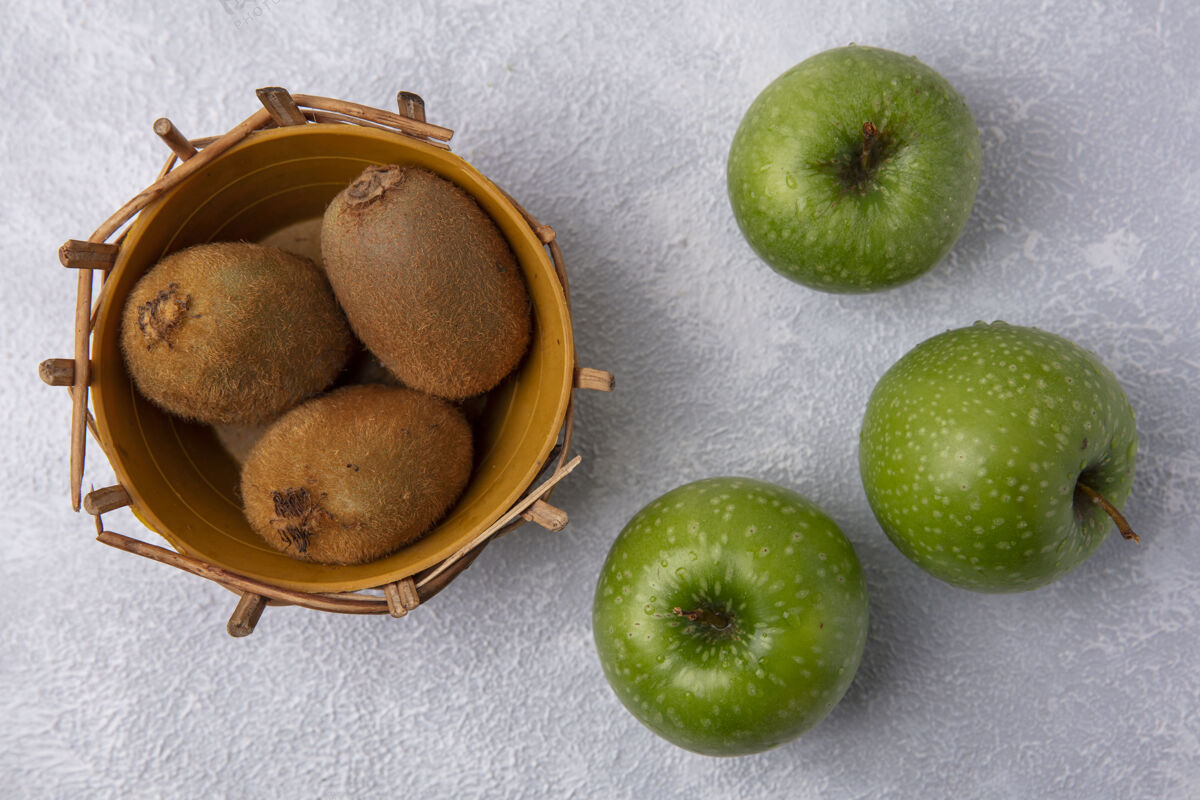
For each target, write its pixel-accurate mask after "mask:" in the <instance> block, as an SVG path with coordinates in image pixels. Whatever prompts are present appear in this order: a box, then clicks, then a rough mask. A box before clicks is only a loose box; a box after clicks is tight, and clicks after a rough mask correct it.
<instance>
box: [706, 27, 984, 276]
mask: <svg viewBox="0 0 1200 800" xmlns="http://www.w3.org/2000/svg"><path fill="white" fill-rule="evenodd" d="M979 173H980V147H979V129H978V128H977V127H976V125H975V119H974V118H973V117H972V116H971V110H970V109H969V108H968V107H967V104H966V102H965V101H964V100H963V98H962V96H961V95H959V93H958V92H957V91H955V89H954V87H953V86H951V85H950V83H949V82H948V81H947V80H946V79H945V78H943V77H942V76H941V75H939V74H938V73H937V72H935V71H934V70H932V69H930V68H929V67H927V66H925V65H924V64H922V63H921V62H920V61H918V60H917V59H915V58H913V57H912V56H906V55H902V54H900V53H896V52H893V51H891V50H883V49H880V48H877V47H860V46H854V45H852V46H850V47H840V48H837V49H834V50H826V51H825V52H823V53H818V54H817V55H815V56H813V57H811V58H809V59H807V60H805V61H802V62H801V63H799V64H797V65H796V66H795V67H793V68H792V69H790V70H788V71H787V72H785V73H784V74H783V75H781V76H780V77H779V78H777V79H776V80H775V81H774V82H773V83H771V84H770V85H769V86H768V87H767V88H766V89H764V90H763V92H762V93H761V94H760V95H759V96H758V97H757V98H756V99H755V100H754V102H753V103H752V104H751V106H750V108H749V110H747V111H746V114H745V116H744V117H743V118H742V121H741V124H740V125H739V126H738V129H737V133H736V134H735V135H734V137H733V143H732V145H731V147H730V150H729V161H728V165H727V182H728V189H729V200H730V203H731V204H732V206H733V214H734V217H735V218H736V219H737V223H738V226H739V227H740V228H741V230H742V233H743V234H744V235H745V237H746V240H747V241H748V242H749V243H750V246H751V247H752V248H753V249H754V251H755V252H756V253H757V254H758V255H759V256H760V257H761V258H762V259H763V260H764V261H766V262H767V263H768V264H769V265H770V266H771V267H772V268H774V269H775V270H776V271H777V272H779V273H780V274H782V275H784V276H786V277H788V278H791V279H792V280H794V281H797V282H799V283H802V284H804V285H806V286H810V287H812V288H814V289H821V290H823V291H827V292H869V291H875V290H878V289H885V288H888V287H891V286H896V285H899V284H902V283H905V282H907V281H910V280H912V279H914V278H916V277H917V276H918V275H921V274H922V273H924V272H926V271H927V270H928V269H930V268H931V267H932V266H933V265H934V264H936V263H937V262H938V261H940V260H941V259H942V257H943V256H945V255H946V253H947V252H949V250H950V248H951V246H952V245H953V244H954V242H955V240H957V239H958V237H959V234H961V233H962V230H963V228H964V226H965V225H966V223H967V218H968V217H969V216H970V213H971V207H972V206H973V205H974V202H975V193H976V190H977V189H978V188H979Z"/></svg>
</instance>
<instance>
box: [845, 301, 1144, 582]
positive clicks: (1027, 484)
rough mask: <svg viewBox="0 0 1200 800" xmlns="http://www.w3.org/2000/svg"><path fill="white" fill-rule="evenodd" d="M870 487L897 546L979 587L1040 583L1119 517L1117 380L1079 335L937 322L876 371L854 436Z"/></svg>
mask: <svg viewBox="0 0 1200 800" xmlns="http://www.w3.org/2000/svg"><path fill="white" fill-rule="evenodd" d="M858 455H859V466H860V470H861V474H862V481H863V487H864V488H865V489H866V493H867V500H868V501H869V502H870V504H871V509H872V510H873V511H874V512H875V517H876V519H878V520H879V524H880V525H881V526H882V527H883V530H884V532H885V533H886V534H887V535H888V537H889V538H890V539H891V540H892V542H893V543H895V545H896V546H897V547H898V548H900V551H901V552H903V553H904V555H906V556H908V557H909V558H910V559H912V560H913V561H914V562H915V563H916V564H917V565H918V566H920V567H922V568H923V569H925V570H926V571H927V572H929V573H930V574H932V575H934V576H935V577H938V578H941V579H942V580H944V581H946V582H948V583H951V584H954V585H955V586H961V587H963V588H966V589H974V590H976V591H981V592H1018V591H1024V590H1026V589H1033V588H1036V587H1038V586H1043V585H1045V584H1047V583H1050V582H1051V581H1053V580H1055V579H1057V578H1058V577H1060V576H1062V575H1063V574H1065V573H1066V572H1068V571H1069V570H1071V569H1073V568H1075V567H1077V566H1078V565H1079V564H1081V563H1083V561H1084V560H1086V559H1087V558H1088V557H1089V556H1090V555H1091V554H1092V553H1094V552H1095V551H1096V548H1098V547H1099V546H1100V543H1101V542H1102V541H1104V538H1105V537H1106V536H1107V535H1108V532H1109V530H1110V529H1111V528H1112V522H1113V521H1114V520H1115V521H1116V522H1117V525H1118V528H1119V529H1120V530H1121V533H1122V535H1124V536H1125V538H1128V539H1136V538H1137V536H1136V534H1134V533H1133V531H1132V530H1131V529H1130V528H1129V526H1128V523H1127V522H1126V521H1125V519H1124V517H1123V516H1122V515H1121V513H1120V508H1121V506H1122V505H1123V504H1124V502H1125V500H1126V498H1127V497H1128V496H1129V492H1130V489H1131V487H1132V485H1133V471H1134V465H1135V462H1136V460H1137V428H1136V425H1135V423H1134V412H1133V408H1132V406H1130V404H1129V400H1128V399H1127V398H1126V396H1125V393H1124V391H1123V390H1122V389H1121V384H1120V383H1119V382H1118V381H1117V378H1116V376H1114V375H1113V373H1112V372H1110V371H1109V370H1108V369H1107V368H1106V367H1105V366H1104V364H1102V363H1101V362H1100V360H1099V359H1098V358H1097V357H1096V356H1095V355H1093V354H1092V353H1090V352H1088V351H1087V350H1085V349H1083V348H1082V347H1079V346H1078V345H1076V344H1075V343H1073V342H1071V341H1069V340H1067V339H1064V338H1062V337H1061V336H1056V335H1054V334H1052V333H1047V332H1045V331H1042V330H1038V329H1036V328H1027V327H1019V326H1015V325H1007V324H1005V323H1003V322H995V323H992V324H990V325H988V324H984V323H976V324H975V325H972V326H970V327H966V328H959V329H957V330H952V331H947V332H945V333H942V334H940V335H938V336H934V337H933V338H931V339H928V340H926V341H924V342H922V343H921V344H919V345H917V346H916V347H915V348H913V349H912V350H910V351H909V352H908V353H907V354H906V355H905V356H904V357H902V358H901V359H900V360H899V361H897V362H896V363H895V364H894V365H893V366H892V367H891V368H890V369H889V370H888V371H887V372H886V373H885V374H884V375H883V377H882V378H880V380H879V383H878V384H877V385H876V386H875V389H874V391H873V392H872V393H871V397H870V400H869V401H868V402H867V410H866V415H865V416H864V418H863V423H862V430H861V432H860V435H859V454H858Z"/></svg>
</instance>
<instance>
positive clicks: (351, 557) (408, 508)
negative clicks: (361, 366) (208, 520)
mask: <svg viewBox="0 0 1200 800" xmlns="http://www.w3.org/2000/svg"><path fill="white" fill-rule="evenodd" d="M472 450H473V447H472V442H471V429H470V427H469V426H468V425H467V421H466V420H465V419H464V418H463V416H462V414H461V413H460V412H459V411H458V410H457V409H456V408H454V407H453V406H452V405H450V404H449V403H448V402H446V401H444V400H441V399H439V398H436V397H432V396H430V395H427V394H423V393H421V392H416V391H413V390H412V389H406V388H403V387H398V386H383V385H380V384H371V385H362V386H347V387H345V388H342V389H337V390H335V391H332V392H329V393H328V394H325V395H322V396H320V397H318V398H316V399H313V400H309V401H308V402H307V403H304V404H303V405H300V406H298V407H296V408H294V409H292V410H291V411H289V412H288V413H287V414H285V415H283V416H282V417H280V418H279V420H277V421H276V422H275V424H273V425H272V426H271V427H270V428H269V429H268V430H267V433H266V435H265V436H263V438H262V439H260V440H259V442H258V444H256V445H255V446H254V449H253V450H252V451H251V452H250V456H249V458H248V459H247V460H246V463H245V465H244V466H243V468H242V484H241V490H242V502H243V504H244V507H245V512H246V518H247V520H248V521H249V523H250V527H251V528H253V529H254V530H255V531H256V532H257V533H258V534H259V535H261V536H262V537H263V539H265V540H266V542H267V544H269V545H270V546H271V547H273V548H274V549H276V550H279V551H280V552H282V553H284V554H286V555H289V556H292V557H293V558H297V559H300V560H303V561H315V562H318V563H322V564H362V563H366V562H368V561H374V560H375V559H377V558H382V557H383V556H386V555H388V554H389V553H392V552H394V551H395V550H397V549H399V548H400V547H403V546H404V545H406V544H409V543H411V542H413V541H415V540H417V539H419V538H420V537H421V536H422V535H424V534H426V533H428V532H429V530H430V529H431V528H432V527H433V525H434V523H436V522H437V521H438V520H439V519H441V518H442V516H443V515H445V513H446V512H447V511H448V510H449V509H450V507H451V506H452V505H453V504H454V502H455V501H456V500H457V499H458V497H459V495H460V494H461V493H462V491H463V489H464V488H465V487H466V485H467V480H468V478H469V477H470V475H471V467H472V458H473V454H472Z"/></svg>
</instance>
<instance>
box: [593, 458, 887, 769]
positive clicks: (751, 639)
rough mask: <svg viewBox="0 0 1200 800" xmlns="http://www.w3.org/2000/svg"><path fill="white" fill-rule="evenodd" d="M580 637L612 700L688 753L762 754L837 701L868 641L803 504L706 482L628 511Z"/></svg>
mask: <svg viewBox="0 0 1200 800" xmlns="http://www.w3.org/2000/svg"><path fill="white" fill-rule="evenodd" d="M592 631H593V635H594V637H595V642H596V649H597V651H598V652H599V655H600V663H601V666H602V667H603V669H604V675H605V677H606V678H607V679H608V682H609V684H610V685H611V686H612V688H613V691H614V692H615V693H616V695H617V697H618V699H620V701H621V702H622V703H623V704H624V705H625V707H626V708H627V709H629V711H631V712H632V713H633V715H634V716H635V717H637V718H638V719H639V720H641V721H642V722H643V723H644V724H645V725H647V726H648V727H649V728H650V729H651V730H653V731H654V732H655V733H657V734H659V735H660V736H662V737H664V738H665V739H667V740H668V741H671V742H673V743H674V744H676V745H678V746H680V747H684V748H687V749H688V750H692V751H695V752H698V753H704V754H707V755H717V756H731V755H742V754H746V753H755V752H759V751H762V750H766V749H769V748H771V747H774V746H776V745H779V744H782V743H784V742H786V741H789V740H791V739H793V738H795V737H796V736H799V735H800V734H801V733H803V732H804V731H806V730H808V729H810V728H811V727H813V726H814V725H816V724H817V723H818V722H820V721H821V720H822V719H823V718H824V717H825V716H826V715H827V714H828V713H829V712H830V710H831V709H832V708H833V707H834V705H835V704H837V702H838V701H839V700H840V699H841V697H842V695H843V694H845V692H846V690H847V688H848V687H849V686H850V682H851V680H852V679H853V677H854V673H855V671H856V670H857V669H858V664H859V660H860V659H861V657H862V651H863V646H864V644H865V642H866V636H867V587H866V583H865V582H864V580H863V575H862V569H861V567H860V565H859V563H858V558H857V557H856V555H855V553H854V548H853V547H852V546H851V544H850V542H849V541H848V540H847V539H846V537H845V536H844V535H843V534H842V532H841V530H840V529H839V528H838V526H837V525H836V524H835V523H834V522H833V520H832V519H830V518H829V517H828V516H827V515H826V514H824V513H823V512H822V511H821V510H820V509H819V508H818V507H817V506H816V505H814V504H813V503H812V502H810V501H808V500H806V499H805V498H804V497H802V496H800V495H799V494H796V493H795V492H792V491H789V490H787V489H784V488H782V487H779V486H775V485H773V484H770V483H764V482H762V481H757V480H752V479H750V478H709V479H707V480H701V481H697V482H695V483H689V484H687V485H684V486H681V487H679V488H677V489H674V490H672V491H670V492H668V493H667V494H665V495H663V496H662V497H660V498H658V499H657V500H655V501H654V502H652V503H650V504H649V505H648V506H646V507H645V508H643V509H642V510H641V511H639V512H638V513H637V514H636V515H635V516H634V517H633V519H632V520H630V522H629V524H628V525H626V526H625V528H624V530H622V531H621V533H620V535H619V536H617V539H616V541H615V542H614V543H613V545H612V549H611V550H610V551H609V554H608V558H607V560H606V561H605V563H604V567H603V570H602V572H601V574H600V579H599V582H598V583H597V586H596V594H595V601H594V605H593V614H592Z"/></svg>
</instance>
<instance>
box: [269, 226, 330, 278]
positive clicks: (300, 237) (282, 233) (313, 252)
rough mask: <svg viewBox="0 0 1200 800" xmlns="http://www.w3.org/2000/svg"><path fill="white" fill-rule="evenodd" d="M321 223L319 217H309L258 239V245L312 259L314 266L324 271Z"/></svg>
mask: <svg viewBox="0 0 1200 800" xmlns="http://www.w3.org/2000/svg"><path fill="white" fill-rule="evenodd" d="M321 221H322V220H321V218H320V217H311V218H309V219H302V220H300V221H299V222H294V223H292V224H291V225H285V226H284V227H282V228H280V229H279V230H277V231H275V232H274V233H272V234H270V235H269V236H266V237H264V238H262V239H260V240H259V244H265V245H267V246H268V247H278V248H279V249H280V250H287V251H288V252H289V253H295V254H296V255H298V256H303V257H304V258H309V259H312V262H313V263H314V264H316V265H317V266H318V267H319V268H321V269H322V270H324V269H325V265H324V263H323V262H322V261H321Z"/></svg>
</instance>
